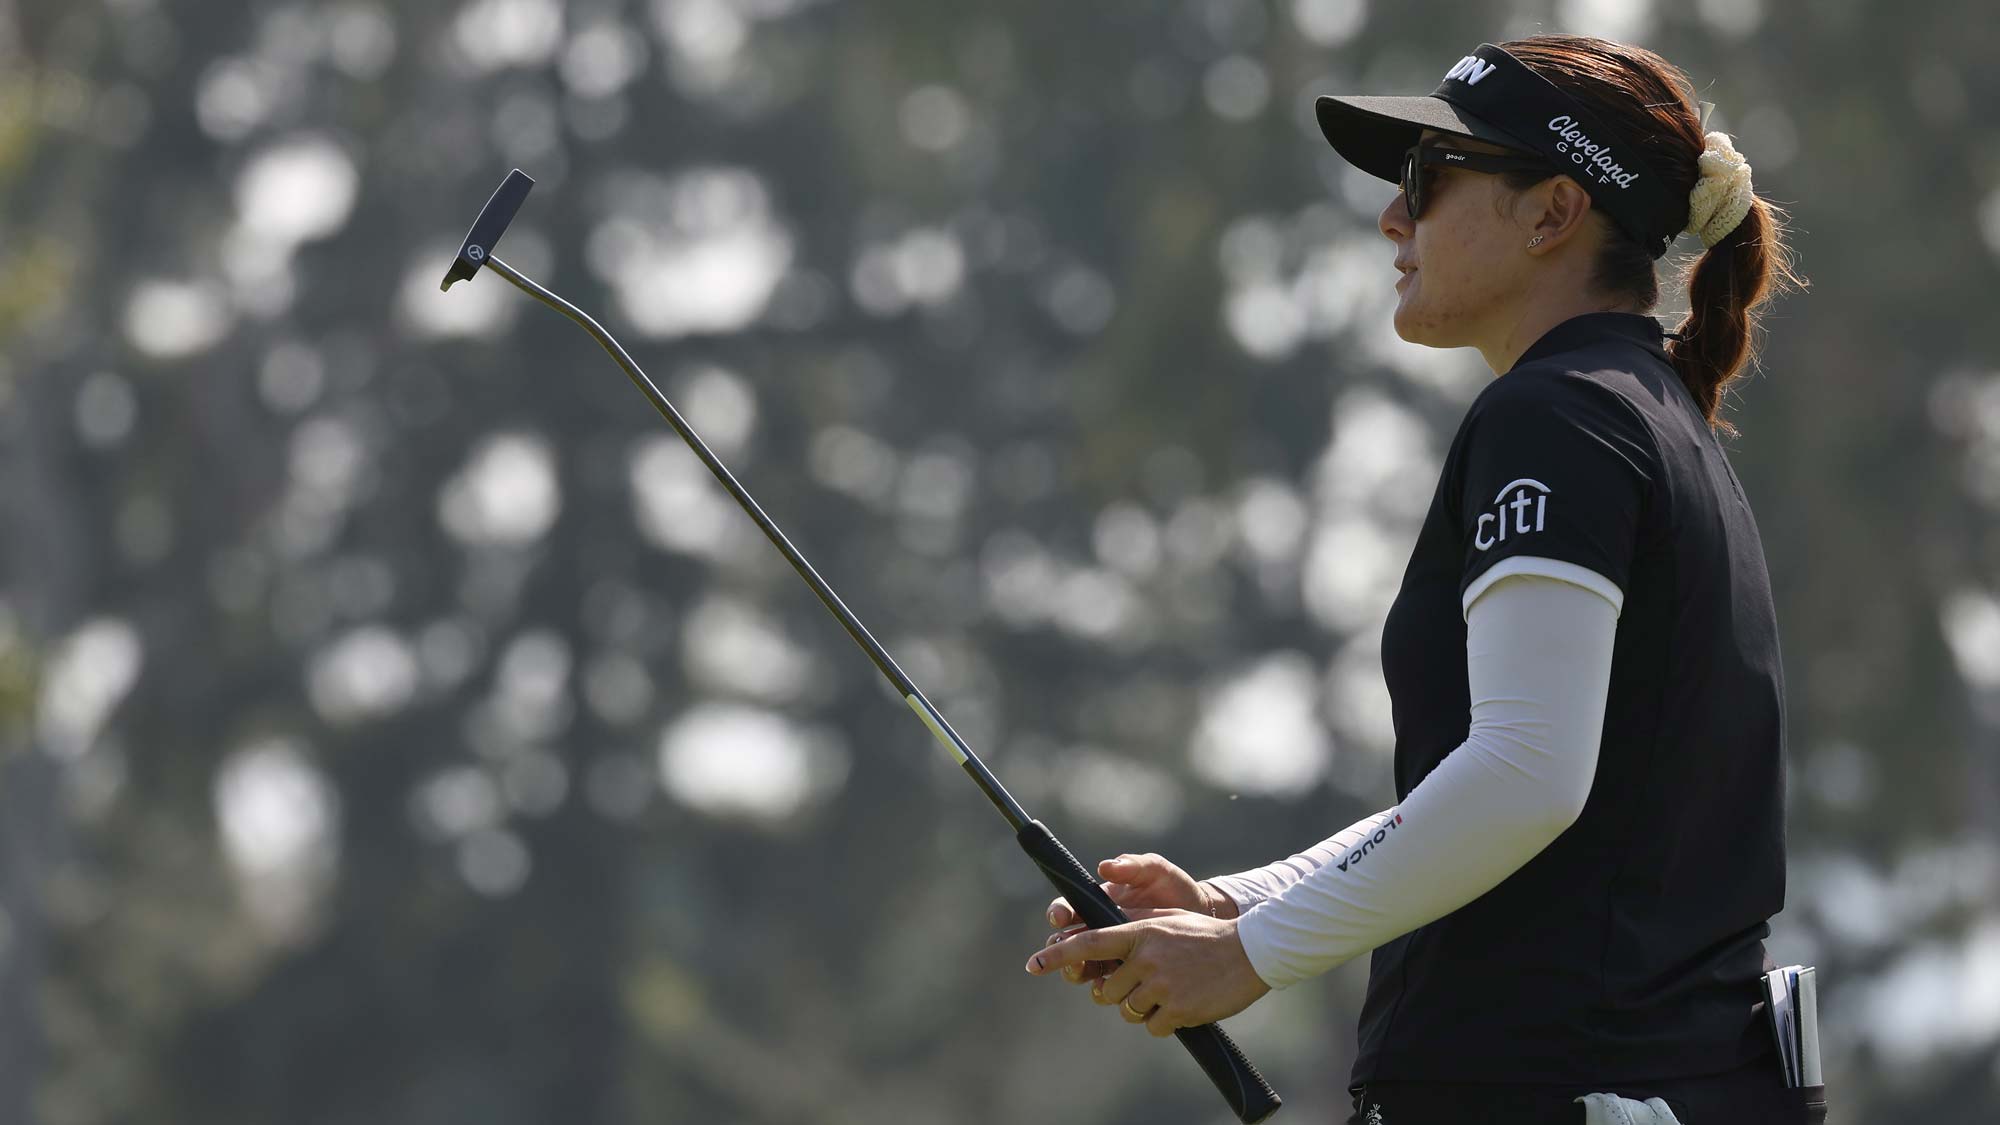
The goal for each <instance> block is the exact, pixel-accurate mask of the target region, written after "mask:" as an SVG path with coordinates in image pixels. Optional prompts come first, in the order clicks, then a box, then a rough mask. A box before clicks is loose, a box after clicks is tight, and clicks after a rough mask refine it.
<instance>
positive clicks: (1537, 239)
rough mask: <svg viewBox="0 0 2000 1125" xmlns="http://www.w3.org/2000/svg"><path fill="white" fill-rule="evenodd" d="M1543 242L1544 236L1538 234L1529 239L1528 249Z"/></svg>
mask: <svg viewBox="0 0 2000 1125" xmlns="http://www.w3.org/2000/svg"><path fill="white" fill-rule="evenodd" d="M1541 244H1542V236H1541V235H1539V234H1538V235H1536V236H1535V237H1533V238H1531V239H1529V240H1528V249H1530V250H1533V249H1534V248H1535V247H1537V246H1540V245H1541Z"/></svg>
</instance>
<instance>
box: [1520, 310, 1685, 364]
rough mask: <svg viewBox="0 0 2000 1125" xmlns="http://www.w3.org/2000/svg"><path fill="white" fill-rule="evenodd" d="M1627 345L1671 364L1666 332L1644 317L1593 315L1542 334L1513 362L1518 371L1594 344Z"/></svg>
mask: <svg viewBox="0 0 2000 1125" xmlns="http://www.w3.org/2000/svg"><path fill="white" fill-rule="evenodd" d="M1615 342H1625V343H1630V344H1634V345H1637V346H1638V347H1640V348H1643V349H1644V350H1645V351H1646V352H1647V353H1649V354H1650V355H1652V356H1653V357H1654V358H1656V359H1658V360H1659V361H1660V362H1661V363H1667V362H1669V361H1668V359H1667V348H1666V329H1664V328H1662V327H1660V322H1659V321H1657V320H1654V319H1653V318H1652V317H1650V316H1646V315H1644V314H1643V313H1628V312H1594V313H1584V314H1583V315H1581V316H1573V317H1570V318H1569V319H1568V320H1565V321H1563V322H1562V323H1561V324H1558V325H1556V326H1555V327H1554V328H1551V329H1549V330H1548V331H1547V332H1545V333H1543V334H1542V338H1541V339H1539V340H1536V341H1535V342H1534V343H1533V344H1531V345H1529V347H1528V350H1527V351H1525V352H1522V353H1521V358H1520V359H1517V360H1515V361H1514V366H1515V367H1520V366H1521V365H1522V364H1525V363H1528V362H1530V361H1532V360H1537V359H1541V358H1543V357H1544V356H1552V355H1561V354H1562V353H1564V352H1573V351H1577V350H1578V349H1581V348H1587V347H1590V346H1592V345H1594V344H1603V343H1615Z"/></svg>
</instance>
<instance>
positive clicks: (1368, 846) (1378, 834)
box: [1334, 813, 1403, 871]
mask: <svg viewBox="0 0 2000 1125" xmlns="http://www.w3.org/2000/svg"><path fill="white" fill-rule="evenodd" d="M1401 823H1403V814H1402V813H1397V814H1396V815H1395V816H1392V817H1390V818H1389V819H1388V820H1387V821H1384V822H1383V824H1382V827H1380V828H1377V829H1376V830H1375V834H1374V835H1373V836H1370V837H1368V838H1367V839H1366V840H1363V841H1361V846H1360V847H1358V848H1355V849H1354V850H1353V851H1351V852H1348V853H1347V855H1346V856H1345V857H1344V858H1342V859H1341V861H1340V862H1339V863H1336V864H1334V866H1335V867H1338V868H1339V869H1341V870H1342V871H1345V870H1347V865H1348V864H1350V863H1359V862H1361V857H1362V856H1364V855H1367V854H1368V853H1369V852H1372V851H1374V850H1375V845H1377V844H1379V843H1381V842H1382V841H1384V840H1386V839H1388V838H1389V833H1391V832H1393V831H1395V830H1396V826H1397V825H1399V824H1401Z"/></svg>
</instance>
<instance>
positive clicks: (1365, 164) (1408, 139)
mask: <svg viewBox="0 0 2000 1125" xmlns="http://www.w3.org/2000/svg"><path fill="white" fill-rule="evenodd" d="M1313 116H1315V117H1317V118H1318V119H1319V131H1320V132H1321V133H1322V134H1324V135H1325V136H1326V140H1327V143H1328V144H1330V145H1332V146H1333V150H1334V151H1335V152H1337V153H1339V154H1340V156H1341V159H1343V160H1345V161H1347V162H1348V163H1349V164H1352V165H1354V166H1355V167H1356V168H1359V169H1361V170H1362V171H1363V172H1366V173H1368V174H1369V175H1371V176H1374V177H1375V178H1376V179H1381V180H1387V181H1389V182H1390V183H1392V184H1394V183H1400V182H1402V178H1403V154H1404V153H1406V152H1408V151H1410V146H1412V145H1414V144H1416V143H1417V139H1418V138H1419V137H1421V136H1423V132H1424V130H1425V129H1435V130H1437V131H1438V132H1440V133H1451V134H1453V135H1455V136H1460V137H1471V138H1473V139H1474V140H1480V141H1485V142H1486V143H1488V144H1495V145H1500V146H1501V147H1503V148H1510V149H1518V150H1521V151H1532V150H1530V149H1528V148H1527V146H1525V145H1523V144H1522V143H1521V142H1520V141H1518V140H1515V139H1514V138H1513V137H1511V136H1508V135H1507V134H1506V133H1503V132H1501V131H1500V130H1498V129H1495V128H1494V127H1493V126H1491V125H1488V124H1487V123H1486V122H1484V121H1481V120H1480V119H1479V118H1477V117H1474V116H1472V115H1471V114H1469V113H1467V112H1465V111H1464V110H1462V109H1459V108H1458V107H1457V106H1455V105H1453V104H1451V103H1450V102H1448V101H1445V100H1444V99H1443V98H1434V97H1416V98H1413V97H1353V96H1341V97H1335V96H1333V95H1331V94H1323V95H1321V96H1320V97H1319V98H1318V99H1316V100H1315V101H1314V102H1313Z"/></svg>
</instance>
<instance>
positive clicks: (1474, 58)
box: [1028, 35, 1825, 1125]
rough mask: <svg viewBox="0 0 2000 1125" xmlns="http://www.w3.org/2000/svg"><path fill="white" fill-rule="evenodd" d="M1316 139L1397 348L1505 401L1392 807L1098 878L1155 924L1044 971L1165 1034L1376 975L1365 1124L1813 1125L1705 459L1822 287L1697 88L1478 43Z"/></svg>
mask: <svg viewBox="0 0 2000 1125" xmlns="http://www.w3.org/2000/svg"><path fill="white" fill-rule="evenodd" d="M1317 109H1318V116H1319V123H1320V127H1321V129H1322V130H1323V131H1324V132H1325V134H1326V137H1327V139H1328V140H1329V141H1330V142H1332V144H1333V147H1334V148H1335V149H1336V150H1337V151H1339V153H1340V155H1341V156H1342V157H1344V158H1345V159H1347V160H1348V161H1349V162H1351V163H1353V164H1354V165H1355V166H1356V167H1359V168H1361V169H1362V170H1363V171H1366V172H1368V173H1371V174H1373V175H1375V176H1379V177H1381V178H1382V179H1385V180H1389V181H1391V182H1396V183H1400V184H1401V185H1402V192H1401V195H1400V197H1398V198H1396V199H1393V200H1391V201H1390V202H1389V204H1388V206H1386V207H1385V208H1383V210H1382V213H1381V216H1380V219H1379V222H1380V226H1381V230H1382V233H1383V235H1385V236H1386V237H1387V238H1388V239H1389V241H1390V243H1391V244H1393V246H1394V248H1395V266H1396V269H1397V270H1398V271H1399V272H1400V273H1401V275H1402V276H1401V277H1400V278H1399V279H1398V280H1397V281H1396V289H1397V290H1398V292H1400V293H1401V295H1402V296H1401V300H1400V302H1399V304H1398V305H1397V307H1396V314H1395V317H1396V332H1397V334H1398V335H1399V336H1401V337H1402V338H1403V339H1405V340H1409V341H1412V342H1414V343H1419V344H1426V345H1429V346H1431V347H1438V348H1458V347H1473V348H1478V349H1479V351H1480V353H1481V354H1482V355H1483V356H1484V357H1485V359H1486V363H1487V365H1488V366H1490V367H1491V368H1492V369H1493V371H1494V372H1495V373H1496V374H1497V375H1498V376H1499V377H1498V378H1496V379H1494V380H1493V381H1492V382H1491V383H1490V384H1489V385H1488V386H1487V387H1486V388H1485V389H1484V390H1483V391H1482V392H1481V393H1480V394H1479V396H1478V397H1477V398H1476V399H1475V400H1474V401H1473V403H1472V406H1471V407H1470V409H1468V410H1467V411H1466V415H1465V419H1464V421H1463V422H1461V423H1460V425H1459V428H1458V432H1457V434H1456V436H1455V437H1454V438H1453V440H1452V444H1451V449H1450V451H1449V453H1448V454H1447V455H1446V457H1445V462H1444V468H1443V473H1442V476H1441V479H1440V480H1439V481H1438V487H1437V493H1436V496H1435V497H1434V499H1433V500H1432V501H1431V506H1430V512H1429V514H1428V515H1427V516H1426V517H1425V520H1424V524H1423V529H1422V530H1421V531H1420V532H1419V534H1418V536H1417V541H1416V545H1415V549H1414V550H1413V551H1412V552H1411V555H1410V562H1409V567H1408V569H1407V570H1406V571H1405V573H1404V575H1403V583H1402V588H1401V590H1400V592H1399V593H1398V594H1397V596H1396V600H1395V603H1394V605H1393V606H1392V607H1391V608H1390V610H1389V615H1388V618H1387V622H1386V624H1385V626H1384V628H1383V634H1382V669H1383V674H1384V676H1385V678H1386V680H1387V682H1388V688H1389V694H1390V697H1391V699H1392V700H1393V704H1394V716H1395V729H1396V753H1395V781H1396V793H1397V795H1398V797H1399V798H1400V800H1399V803H1398V804H1397V805H1396V806H1395V807H1393V808H1389V809H1385V810H1383V811H1382V812H1379V813H1377V814H1375V815H1374V816H1371V817H1369V818H1367V819H1366V820H1363V821H1361V822H1360V823H1358V824H1355V825H1353V826H1351V827H1349V828H1347V829H1345V830H1343V831H1341V832H1339V833H1337V834H1335V835H1333V836H1332V837H1330V838H1328V839H1326V840H1324V841H1322V842H1321V843H1319V844H1317V845H1315V846H1313V847H1310V848H1307V849H1305V850H1304V851H1301V852H1299V853H1298V854H1296V855H1293V856H1291V857H1289V858H1287V859H1282V860H1279V861H1278V862H1275V863H1272V864H1271V865H1269V866H1267V867H1262V868H1258V869H1256V870H1253V871H1245V872H1240V873H1238V874H1234V875H1225V876H1219V877H1216V878H1211V879H1207V880H1204V881H1202V882H1196V881H1195V880H1194V879H1193V878H1192V877H1190V876H1189V875H1188V874H1187V873H1186V872H1184V871H1182V870H1181V869H1180V868H1178V867H1176V866H1174V865H1173V864H1171V863H1169V862H1167V861H1166V860H1165V859H1162V858H1161V857H1159V856H1157V855H1142V856H1141V855H1125V856H1120V857H1118V858H1117V859H1113V860H1108V861H1106V862H1105V863H1103V864H1101V865H1100V866H1099V868H1098V873H1099V875H1100V877H1101V878H1103V879H1104V880H1106V889H1107V890H1108V891H1109V892H1110V894H1111V896H1112V897H1113V899H1115V900H1116V901H1117V902H1119V903H1120V904H1121V905H1122V906H1124V907H1125V908H1126V910H1127V911H1128V912H1130V913H1131V914H1132V915H1133V917H1134V921H1133V922H1131V923H1130V924H1127V925H1122V926H1118V927H1114V928H1110V929H1104V930H1096V931H1082V930H1075V929H1073V928H1071V923H1072V922H1073V921H1074V918H1073V916H1072V915H1071V913H1070V910H1069V907H1068V906H1067V905H1066V904H1064V903H1062V902H1061V901H1060V900H1058V901H1057V902H1056V903H1055V904H1054V905H1053V906H1052V907H1051V908H1050V910H1049V918H1050V921H1051V922H1053V923H1054V924H1055V925H1056V926H1057V927H1058V928H1059V929H1060V930H1062V931H1063V932H1060V933H1058V934H1057V935H1055V937H1053V938H1052V939H1051V944H1050V945H1049V946H1048V947H1046V948H1044V949H1043V950H1041V951H1040V952H1038V953H1036V954H1035V955H1034V957H1033V958H1032V959H1031V960H1030V962H1029V966H1028V968H1029V971H1030V972H1035V973H1047V972H1054V971H1058V970H1060V971H1061V972H1062V973H1063V975H1064V976H1066V977H1067V978H1068V979H1071V980H1075V981H1087V982H1090V983H1091V985H1092V992H1093V995H1094V996H1095V998H1096V999H1097V1001H1098V1002H1099V1003H1101V1004H1105V1005H1110V1006H1113V1007H1115V1008H1116V1009H1117V1010H1118V1011H1119V1012H1121V1013H1122V1015H1123V1016H1124V1018H1125V1019H1126V1020H1127V1021H1129V1022H1132V1023H1141V1022H1143V1023H1144V1024H1145V1025H1146V1029H1147V1030H1148V1031H1150V1032H1151V1033H1153V1034H1154V1035H1166V1034H1169V1033H1170V1032H1172V1031H1173V1029H1174V1028H1177V1027H1184V1026H1191V1025H1198V1024H1203V1023H1208V1022H1211V1021H1214V1020H1219V1019H1222V1018H1224V1017H1227V1016H1230V1015H1233V1014H1235V1013H1237V1012H1239V1011H1242V1010H1243V1009H1244V1008H1245V1007H1247V1006H1249V1005H1250V1004H1251V1003H1253V1002H1255V1001H1256V1000H1257V999H1258V998H1259V997H1261V996H1263V995H1264V994H1265V993H1266V992H1268V991H1270V990H1271V989H1274V988H1286V987H1288V986H1290V985H1293V984H1296V983H1298V982H1299V981H1302V980H1305V979H1307V978H1309V977H1312V976H1315V975H1317V974H1319V973H1324V972H1326V971H1327V970H1328V969H1331V968H1333V967H1334V966H1336V965H1339V964H1341V963H1343V962H1345V961H1347V960H1348V959H1350V958H1352V957H1355V956H1358V955H1360V954H1362V953H1366V952H1369V951H1371V950H1372V951H1373V959H1372V962H1371V965H1370V972H1369V979H1368V992H1367V999H1366V1001H1365V1002H1364V1004H1363V1007H1362V1012H1361V1022H1360V1029H1359V1055H1358V1057H1357V1058H1356V1061H1355V1064H1354V1071H1353V1075H1352V1085H1351V1086H1350V1090H1351V1092H1352V1093H1353V1095H1354V1115H1353V1117H1352V1118H1351V1119H1350V1120H1351V1121H1352V1122H1353V1123H1355V1125H1422V1123H1441V1122H1452V1123H1457V1122H1502V1123H1504V1122H1536V1123H1541V1122H1571V1121H1576V1122H1581V1121H1586V1120H1588V1121H1599V1120H1602V1121H1629V1120H1637V1121H1658V1122H1665V1121H1670V1120H1678V1121H1680V1122H1683V1123H1685V1125H1722V1123H1734V1122H1746V1123H1747V1122H1757V1123H1759V1125H1772V1123H1787V1122H1800V1121H1809V1120H1819V1119H1823V1116H1824V1113H1825V1110H1824V1108H1823V1105H1821V1104H1819V1103H1820V1102H1821V1093H1820V1091H1819V1089H1818V1088H1813V1089H1812V1090H1809V1091H1801V1090H1788V1089H1786V1088H1785V1087H1784V1085H1783V1078H1782V1076H1781V1070H1780V1067H1779V1063H1778V1061H1777V1056H1776V1054H1775V1052H1774V1046H1773V1038H1772V1035H1771V1032H1770V1030H1769V1028H1768V1026H1767V1025H1766V1024H1765V1023H1764V1022H1763V1016H1762V1014H1761V1013H1760V1012H1758V1011H1757V1010H1756V1009H1755V1005H1756V1004H1757V1002H1758V1000H1759V998H1760V992H1759V987H1758V980H1759V976H1760V974H1761V973H1762V971H1763V970H1764V969H1765V968H1767V967H1769V963H1768V961H1767V959H1766V956H1765V951H1764V946H1763V942H1762V939H1763V938H1764V937H1765V936H1766V935H1767V934H1768V933H1769V932H1770V931H1769V927H1768V925H1767V924H1766V921H1767V919H1769V918H1770V916H1771V915H1773V914H1775V913H1777V912H1778V910H1779V909H1780V908H1781V907H1782V906H1783V905H1784V893H1785V840H1784V814H1783V805H1782V796H1783V788H1784V786H1783V778H1784V774H1783V762H1782V753H1783V749H1784V685H1783V677H1782V675H1781V672H1780V669H1779V663H1778V635H1777V625H1776V622H1775V620H1774V618H1773V614H1772V608H1771V591H1770V582H1769V579H1768V577H1767V575H1766V573H1765V566H1764V552H1763V548H1762V546H1761V544H1760V542H1759V539H1758V534H1757V525H1756V522H1755V521H1754V520H1753V519H1752V517H1751V513H1750V506H1749V503H1748V502H1747V501H1746V499H1745V498H1744V495H1743V490H1742V487H1741V486H1740V485H1739V484H1738V483H1737V480H1736V476H1735V474H1734V473H1733V472H1732V471H1731V469H1730V466H1729V462H1728V460H1727V458H1725V457H1724V456H1723V451H1722V448H1721V446H1720V445H1718V444H1717V440H1716V436H1715V435H1716V431H1717V430H1727V429H1728V426H1727V423H1726V422H1724V421H1723V419H1722V417H1721V406H1722V399H1723V391H1724V389H1725V388H1726V387H1727V386H1728V385H1729V384H1730V382H1731V381H1732V380H1733V379H1735V378H1736V376H1737V374H1738V372H1739V371H1740V370H1741V369H1742V367H1743V366H1744V364H1745V361H1746V360H1747V359H1748V358H1749V357H1750V354H1751V348H1752V342H1751V331H1752V328H1753V321H1754V317H1753V314H1754V313H1755V311H1756V309H1757V307H1758V305H1759V304H1760V303H1762V302H1763V301H1764V299H1765V298H1766V296H1767V295H1768V294H1769V293H1770V292H1772V291H1773V290H1774V289H1776V288H1778V287H1780V286H1783V285H1786V284H1788V283H1797V282H1798V279H1797V278H1796V277H1795V276H1794V275H1793V274H1792V272H1791V269H1790V266H1789V263H1788V261H1787V254H1786V251H1785V248H1784V246H1783V243H1782V241H1781V237H1780V235H1781V231H1780V225H1779V216H1778V213H1777V211H1776V210H1775V209H1774V208H1773V207H1772V206H1771V205H1770V204H1768V203H1767V202H1765V201H1764V200H1762V199H1760V198H1758V197H1757V196H1756V195H1755V194H1753V193H1752V189H1751V183H1750V166H1749V165H1748V164H1747V163H1746V162H1745V161H1744V159H1743V157H1741V156H1739V155H1738V154H1737V152H1736V151H1735V149H1734V148H1733V147H1732V146H1731V144H1730V141H1729V138H1728V137H1726V136H1725V135H1723V134H1721V133H1708V134H1706V135H1705V136H1704V134H1703V131H1702V120H1701V118H1700V116H1698V111H1697V107H1696V104H1695V103H1694V102H1693V101H1692V100H1691V87H1690V84H1689V83H1688V80H1687V78H1686V76H1685V75H1684V74H1682V72H1680V71H1679V70H1678V69H1676V68H1675V67H1673V66H1672V65H1670V64H1669V63H1667V62H1666V60H1664V59H1662V58H1660V57H1659V56H1658V55H1655V54H1653V53H1651V52H1649V51H1645V50H1641V49H1639V48H1636V47H1630V46H1626V45H1622V44H1618V43H1612V42H1606V41H1604V40H1599V39H1587V38H1576V37H1569V36H1553V35H1551V36H1536V37H1534V38H1530V39H1524V40H1520V41H1516V42H1511V43H1507V44H1505V45H1503V46H1501V47H1496V46H1493V45H1491V44H1486V45H1482V46H1480V47H1479V49H1478V50H1476V51H1474V52H1473V53H1471V54H1469V55H1466V56H1465V57H1464V58H1462V59H1460V60H1459V61H1457V62H1456V63H1453V64H1451V65H1450V66H1449V67H1448V70H1447V73H1446V74H1445V76H1444V80H1443V82H1442V83H1441V84H1440V85H1439V86H1438V88H1437V89H1436V90H1435V91H1433V92H1432V93H1431V94H1430V95H1429V96H1426V97H1323V98H1320V99H1319V101H1318V106H1317ZM1679 233H1689V234H1692V235H1694V236H1696V237H1697V238H1699V239H1700V240H1701V243H1702V245H1703V246H1704V247H1705V248H1706V249H1705V252H1703V253H1702V255H1701V256H1700V258H1699V260H1698V262H1696V263H1695V264H1694V265H1693V266H1692V268H1691V270H1690V272H1689V274H1688V276H1687V282H1688V299H1689V305H1690V311H1689V314H1688V316H1687V319H1685V320H1684V321H1682V322H1681V324H1680V326H1679V329H1678V331H1676V332H1674V333H1671V334H1667V333H1663V331H1662V329H1661V327H1660V325H1659V323H1658V322H1657V321H1655V320H1654V319H1653V318H1652V317H1651V316H1649V315H1647V314H1648V313H1649V311H1650V310H1652V309H1653V308H1654V307H1655V305H1656V304H1657V302H1658V300H1659V288H1658V284H1657V281H1656V278H1655V274H1654V267H1655V263H1656V262H1657V261H1658V259H1659V258H1660V257H1661V256H1663V255H1664V254H1665V253H1666V250H1667V247H1668V245H1669V243H1671V242H1672V241H1673V239H1674V237H1675V235H1676V234H1679ZM1593 1095H1596V1096H1593ZM1620 1114H1626V1115H1628V1116H1619V1115H1620Z"/></svg>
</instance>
